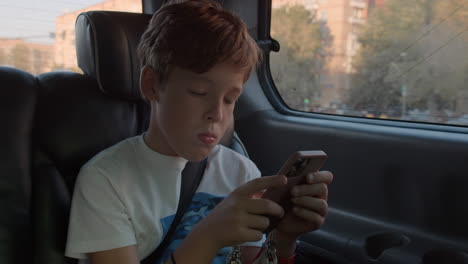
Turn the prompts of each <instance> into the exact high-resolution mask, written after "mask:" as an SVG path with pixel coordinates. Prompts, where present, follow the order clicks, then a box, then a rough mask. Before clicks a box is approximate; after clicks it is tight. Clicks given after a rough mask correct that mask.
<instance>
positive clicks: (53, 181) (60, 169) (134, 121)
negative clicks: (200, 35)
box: [0, 0, 468, 264]
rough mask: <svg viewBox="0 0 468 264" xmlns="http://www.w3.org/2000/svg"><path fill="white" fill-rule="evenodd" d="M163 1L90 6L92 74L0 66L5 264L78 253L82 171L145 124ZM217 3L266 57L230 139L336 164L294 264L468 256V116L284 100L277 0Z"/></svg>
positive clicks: (270, 154) (0, 221) (80, 42)
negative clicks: (346, 110)
mask: <svg viewBox="0 0 468 264" xmlns="http://www.w3.org/2000/svg"><path fill="white" fill-rule="evenodd" d="M163 2H165V1H162V0H142V5H143V13H140V14H138V13H128V12H116V11H87V12H84V13H81V14H80V15H79V16H78V17H77V18H76V24H75V30H76V53H77V60H78V65H79V67H80V68H81V70H82V71H83V73H75V72H67V71H53V72H47V73H41V74H38V75H33V74H32V73H29V72H27V71H24V70H21V69H17V68H14V67H8V66H0V80H1V81H2V89H0V93H1V96H0V100H1V104H0V116H1V119H2V120H3V122H2V129H1V130H0V140H2V142H1V145H2V146H3V147H2V148H1V150H0V170H1V173H0V203H1V205H2V207H3V208H4V212H3V213H2V214H1V216H0V263H37V264H42V263H48V264H64V263H76V261H75V260H73V259H70V258H66V257H65V256H64V250H65V242H66V235H67V226H68V215H69V210H70V201H71V197H72V193H73V186H74V181H75V179H76V176H77V174H78V171H79V169H80V167H81V166H82V165H83V164H84V163H86V161H88V160H89V159H90V158H92V157H93V156H94V155H95V154H97V153H98V152H100V151H102V150H104V149H106V148H107V147H110V146H112V145H114V144H116V143H117V142H119V141H121V140H123V139H126V138H129V137H132V136H136V135H140V134H142V133H143V132H144V131H145V130H146V128H147V127H148V122H149V110H150V109H149V105H148V104H147V103H146V102H145V101H144V100H143V99H142V97H141V95H140V92H139V75H140V62H139V60H138V57H137V53H136V47H137V45H138V42H139V40H140V37H141V35H142V33H143V31H144V30H145V28H146V25H147V24H148V22H149V20H150V18H151V16H152V14H153V13H154V12H156V11H157V10H158V9H159V8H160V7H161V5H162V4H163ZM220 2H221V3H222V5H223V7H224V8H225V9H227V10H230V11H232V12H234V13H235V14H237V15H239V16H240V17H241V18H242V19H243V20H244V22H245V23H246V24H247V26H248V29H249V33H250V34H251V35H252V37H253V38H254V39H255V40H256V41H257V43H258V44H259V46H260V47H261V49H262V51H263V54H264V61H263V62H262V64H261V65H260V66H259V67H258V69H257V70H255V71H253V72H252V74H251V76H250V79H249V80H248V81H247V83H246V84H245V87H244V92H243V94H242V96H241V98H240V99H239V101H238V102H237V104H236V108H235V113H234V120H235V122H234V124H232V127H231V128H230V129H229V130H228V131H227V133H226V135H225V137H224V138H223V142H222V144H223V145H225V146H227V147H230V148H232V149H233V150H235V151H237V152H239V153H241V154H242V155H245V156H247V157H249V158H250V159H251V160H252V161H254V163H255V164H256V165H257V166H258V168H259V169H260V171H261V172H262V175H274V174H276V172H277V171H278V170H279V169H280V167H281V165H282V164H283V163H284V161H285V160H286V159H287V158H288V157H289V156H290V155H291V154H292V153H294V152H295V151H300V150H323V151H324V152H326V154H327V155H328V159H327V162H326V163H325V166H324V167H323V168H322V169H323V170H330V171H332V172H333V174H334V181H333V183H332V184H331V185H330V187H329V201H328V203H329V212H328V215H327V218H326V221H325V224H324V225H323V226H322V227H321V228H320V229H319V230H317V231H314V232H311V233H308V234H305V235H303V236H301V237H300V243H299V247H298V257H297V259H296V263H337V264H341V263H343V264H345V263H358V264H360V263H402V264H403V263H404V264H410V263H415V264H433V263H447V264H458V263H460V264H466V263H468V227H467V223H468V206H467V205H466V201H468V192H467V191H466V188H467V186H468V127H462V126H445V125H438V124H429V123H414V122H404V121H394V120H380V119H368V118H358V117H350V116H337V115H328V114H320V113H309V112H302V111H297V110H294V109H291V108H289V107H288V106H287V105H286V104H285V102H284V101H283V100H282V99H281V96H280V95H279V93H278V91H277V89H276V87H275V83H274V81H273V77H272V75H271V70H270V64H269V59H270V54H271V53H272V52H277V51H279V50H280V49H281V43H279V42H277V41H276V40H275V39H273V38H272V37H271V34H270V24H271V10H272V2H271V0H224V1H220ZM187 45H190V43H187ZM465 85H466V84H465Z"/></svg>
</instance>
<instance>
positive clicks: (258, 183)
mask: <svg viewBox="0 0 468 264" xmlns="http://www.w3.org/2000/svg"><path fill="white" fill-rule="evenodd" d="M287 181H288V179H287V178H286V176H284V175H275V176H263V177H260V178H256V179H254V180H251V181H249V182H247V183H244V184H243V185H241V186H239V187H238V188H237V189H236V190H235V191H234V192H235V193H237V194H240V195H241V196H248V197H252V196H253V195H254V194H257V193H258V192H261V191H263V190H265V189H269V188H274V187H281V186H283V185H286V183H287Z"/></svg>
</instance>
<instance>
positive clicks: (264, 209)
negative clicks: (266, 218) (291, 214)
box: [247, 199, 284, 217]
mask: <svg viewBox="0 0 468 264" xmlns="http://www.w3.org/2000/svg"><path fill="white" fill-rule="evenodd" d="M247 212H249V214H254V215H271V216H277V217H283V215H284V210H283V208H282V207H281V206H280V205H279V204H277V203H275V202H273V201H270V200H267V199H254V200H250V201H249V203H248V204H247Z"/></svg>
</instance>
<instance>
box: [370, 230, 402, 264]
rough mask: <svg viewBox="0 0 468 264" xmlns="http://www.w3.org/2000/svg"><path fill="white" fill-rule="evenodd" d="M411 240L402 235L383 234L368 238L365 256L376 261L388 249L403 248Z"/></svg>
mask: <svg viewBox="0 0 468 264" xmlns="http://www.w3.org/2000/svg"><path fill="white" fill-rule="evenodd" d="M410 241H411V240H410V239H409V238H408V237H407V236H404V235H402V234H398V233H392V232H384V233H378V234H374V235H371V236H369V237H368V238H367V239H366V244H365V249H366V253H367V256H369V257H370V258H372V259H377V258H378V257H379V256H380V255H382V253H383V252H384V251H385V250H387V249H390V248H396V247H403V246H405V245H407V244H408V243H409V242H410Z"/></svg>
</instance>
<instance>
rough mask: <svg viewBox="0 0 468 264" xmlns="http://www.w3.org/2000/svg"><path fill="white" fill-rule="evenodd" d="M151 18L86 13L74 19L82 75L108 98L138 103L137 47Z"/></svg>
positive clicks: (140, 15) (119, 14)
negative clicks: (94, 82) (97, 86)
mask: <svg viewBox="0 0 468 264" xmlns="http://www.w3.org/2000/svg"><path fill="white" fill-rule="evenodd" d="M150 19H151V15H148V14H141V13H125V12H113V11H89V12H84V13H81V14H80V15H79V16H78V18H77V19H76V24H75V29H76V55H77V58H78V66H79V67H80V68H81V69H82V70H83V72H84V73H85V74H86V75H88V76H90V77H92V78H94V79H96V80H97V81H98V84H99V87H100V89H101V90H102V91H103V92H104V93H106V94H109V95H111V96H115V97H118V98H123V99H126V100H140V99H141V94H140V90H139V79H140V61H139V59H138V56H137V46H138V43H139V42H140V38H141V35H142V34H143V32H144V31H145V29H146V27H147V25H148V23H149V21H150Z"/></svg>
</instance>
